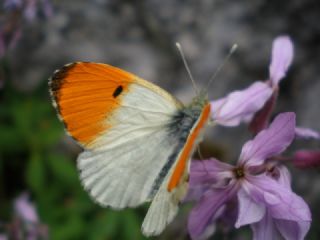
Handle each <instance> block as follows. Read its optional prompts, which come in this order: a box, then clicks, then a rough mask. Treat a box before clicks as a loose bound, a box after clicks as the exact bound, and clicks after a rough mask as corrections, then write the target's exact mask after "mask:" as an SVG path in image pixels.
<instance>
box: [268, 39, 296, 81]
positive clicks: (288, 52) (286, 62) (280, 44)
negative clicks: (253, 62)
mask: <svg viewBox="0 0 320 240" xmlns="http://www.w3.org/2000/svg"><path fill="white" fill-rule="evenodd" d="M292 59H293V44H292V41H291V39H290V38H289V37H288V36H281V37H277V38H276V39H275V40H274V41H273V46H272V58H271V64H270V67H269V74H270V79H271V81H272V83H273V85H274V86H277V85H278V84H279V81H280V80H281V79H282V78H283V77H284V76H285V75H286V72H287V70H288V68H289V66H290V64H291V62H292Z"/></svg>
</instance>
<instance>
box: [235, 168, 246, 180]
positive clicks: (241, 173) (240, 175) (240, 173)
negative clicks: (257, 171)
mask: <svg viewBox="0 0 320 240" xmlns="http://www.w3.org/2000/svg"><path fill="white" fill-rule="evenodd" d="M233 174H234V176H235V178H236V179H239V178H243V177H244V176H245V173H244V168H243V167H237V168H234V169H233Z"/></svg>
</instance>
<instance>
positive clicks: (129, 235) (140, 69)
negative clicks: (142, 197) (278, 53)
mask: <svg viewBox="0 0 320 240" xmlns="http://www.w3.org/2000/svg"><path fill="white" fill-rule="evenodd" d="M319 22H320V2H319V1H317V0H304V1H301V0H290V1H289V0H283V1H277V0H268V1H267V0H255V1H253V0H244V1H223V0H198V1H192V0H180V1H178V0H176V1H172V0H162V1H157V0H78V1H63V0H0V238H1V236H2V237H4V235H3V233H5V232H6V234H7V233H8V231H9V232H10V233H11V237H10V238H9V239H24V238H22V237H21V231H23V232H27V231H30V229H31V230H32V231H33V235H32V236H33V237H34V238H28V239H48V238H50V239H59V240H64V239H97V240H98V239H130V240H131V239H145V238H144V237H143V236H142V234H141V232H140V226H141V223H142V220H143V218H144V215H145V213H146V209H147V206H142V207H139V208H138V209H127V210H123V211H113V210H110V209H104V208H101V207H99V206H97V205H96V204H94V203H93V202H92V201H91V200H90V199H89V197H88V195H87V193H86V192H85V191H84V190H83V188H82V186H81V184H80V182H79V178H78V172H77V169H76V157H77V155H78V153H79V152H80V151H81V149H80V147H78V146H77V144H76V143H75V142H73V140H72V139H70V138H69V137H68V136H66V134H65V133H64V130H63V125H62V124H61V123H60V122H59V121H58V118H57V117H56V113H55V110H54V109H53V107H52V105H51V100H50V97H49V94H48V78H49V77H50V76H51V74H52V73H53V72H54V70H55V69H58V68H60V67H62V66H63V65H64V64H66V63H69V62H74V61H94V62H102V63H109V64H111V65H114V66H117V67H120V68H123V69H126V70H127V71H130V72H132V73H135V74H136V75H138V76H140V77H142V78H144V79H147V80H150V81H152V82H154V83H156V84H158V85H160V86H161V87H163V88H164V89H166V90H168V91H169V92H170V93H172V94H174V95H175V96H177V97H178V98H179V99H181V100H182V101H183V102H185V103H187V102H188V101H190V100H191V98H192V97H193V96H194V91H193V89H192V84H191V82H190V80H189V78H188V76H187V73H186V70H185V68H184V66H183V64H182V60H181V57H180V56H179V54H178V52H177V49H176V47H175V42H180V43H181V45H182V47H183V49H184V52H185V55H186V58H187V60H188V62H189V64H190V68H191V71H192V73H193V75H194V77H195V79H196V82H197V84H198V85H199V86H205V84H206V82H207V80H208V79H209V78H210V76H211V75H212V74H213V72H214V71H215V70H216V69H217V67H218V65H219V64H221V63H222V62H223V60H224V58H225V57H226V55H227V53H228V52H229V50H230V48H231V46H232V45H233V44H234V43H237V44H238V46H239V47H238V50H237V51H236V52H235V53H234V54H233V56H232V57H231V59H230V60H229V61H228V63H227V64H226V65H225V66H224V68H223V69H222V71H221V72H220V74H219V75H218V77H217V78H216V79H215V80H214V82H213V84H211V86H210V88H209V89H208V91H209V97H210V99H212V100H213V99H217V98H220V97H223V96H225V95H226V94H227V93H229V92H230V91H232V90H236V89H242V88H245V87H247V86H249V84H251V83H253V82H254V81H256V80H266V79H267V78H268V66H269V62H270V54H271V46H272V41H273V39H274V38H275V37H277V36H279V35H282V34H288V35H289V36H290V37H291V38H292V40H293V42H294V45H295V58H294V62H293V65H292V66H291V68H290V70H289V73H288V75H287V77H286V79H285V80H283V81H282V82H281V86H280V99H279V102H278V105H277V108H276V112H281V111H295V112H296V113H297V121H298V124H299V125H301V126H305V127H311V128H314V129H316V130H318V131H319V130H320V120H319V119H320V118H319V116H320V115H319V114H320V107H319V96H320V94H319V93H320V81H319V80H320V68H319V63H320V44H319V43H320V24H319ZM249 138H250V133H249V132H248V130H247V126H245V125H242V126H240V127H238V128H230V129H228V128H222V127H216V128H214V129H209V130H208V131H207V133H206V139H205V141H204V143H203V144H202V146H201V149H202V153H203V155H204V156H205V157H208V156H216V157H219V158H220V159H222V160H224V161H228V162H235V161H236V160H237V156H238V155H239V152H240V149H241V146H242V144H243V143H244V142H245V141H246V140H248V139H249ZM300 147H303V148H308V149H317V148H318V149H319V142H315V141H304V142H296V143H295V144H294V146H293V147H292V148H291V151H293V150H294V149H295V148H300ZM288 154H290V152H289V153H288ZM289 167H290V168H291V170H292V174H293V189H294V191H295V192H296V193H297V194H299V195H301V196H302V197H303V198H304V199H305V201H306V202H307V203H308V204H309V205H310V207H311V209H312V214H313V223H312V226H311V230H310V232H309V234H308V237H307V239H319V236H320V229H319V227H317V226H319V217H320V207H319V201H320V197H319V195H320V178H319V177H317V175H318V169H311V170H305V171H302V170H297V169H293V167H291V166H290V164H289ZM17 201H22V203H24V204H25V205H23V204H22V207H21V204H20V205H19V204H18V203H19V202H17ZM23 201H24V202H23ZM29 201H30V202H29ZM20 203H21V202H20ZM30 204H31V205H30ZM17 205H19V206H20V208H19V206H17ZM33 207H34V208H35V209H34V211H36V212H35V213H33V217H34V218H36V222H37V224H36V226H30V224H28V223H27V225H26V224H25V223H24V222H23V221H24V220H23V218H27V217H28V216H29V217H30V214H31V215H32V211H33V210H32V209H33ZM190 207H191V205H185V206H184V207H183V208H182V210H181V211H180V213H179V215H178V217H177V218H176V219H175V220H174V222H173V223H172V224H170V226H169V227H168V228H167V229H166V230H165V232H164V233H163V234H162V235H160V236H159V237H156V238H154V239H189V237H188V233H187V227H186V222H187V217H188V212H189V210H190ZM34 215H36V216H34ZM21 219H22V220H21ZM250 234H251V233H250V229H249V227H247V228H246V227H244V228H242V229H240V230H236V231H235V230H231V231H229V230H228V229H225V228H220V229H218V232H217V234H216V235H215V236H214V237H213V239H250V236H251V235H250ZM22 235H23V234H22ZM37 236H38V238H37Z"/></svg>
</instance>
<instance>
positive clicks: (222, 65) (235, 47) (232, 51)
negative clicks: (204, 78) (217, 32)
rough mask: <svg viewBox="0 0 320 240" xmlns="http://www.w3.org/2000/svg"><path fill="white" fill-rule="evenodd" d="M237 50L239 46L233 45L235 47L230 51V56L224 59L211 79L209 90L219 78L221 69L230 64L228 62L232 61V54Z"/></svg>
mask: <svg viewBox="0 0 320 240" xmlns="http://www.w3.org/2000/svg"><path fill="white" fill-rule="evenodd" d="M237 48H238V45H237V44H233V46H232V47H231V48H230V51H229V53H228V55H227V56H226V57H225V58H224V60H223V62H222V63H221V64H220V65H219V67H218V68H217V70H216V71H215V72H214V73H213V74H212V76H211V77H210V79H209V81H208V84H207V88H208V87H209V85H210V84H211V82H212V81H213V80H214V79H215V78H216V77H217V76H218V74H219V73H220V71H221V69H222V68H223V67H224V66H225V65H226V63H227V62H228V60H229V59H230V57H231V56H232V54H233V53H234V52H235V51H236V50H237Z"/></svg>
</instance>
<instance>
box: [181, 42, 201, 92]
mask: <svg viewBox="0 0 320 240" xmlns="http://www.w3.org/2000/svg"><path fill="white" fill-rule="evenodd" d="M176 46H177V48H178V50H179V53H180V55H181V58H182V61H183V64H184V66H185V68H186V70H187V72H188V75H189V77H190V80H191V82H192V85H193V88H194V90H195V92H196V93H197V94H198V92H199V89H198V87H197V85H196V82H195V81H194V78H193V76H192V74H191V71H190V68H189V65H188V63H187V60H186V58H185V56H184V53H183V50H182V47H181V45H180V43H178V42H177V43H176Z"/></svg>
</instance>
